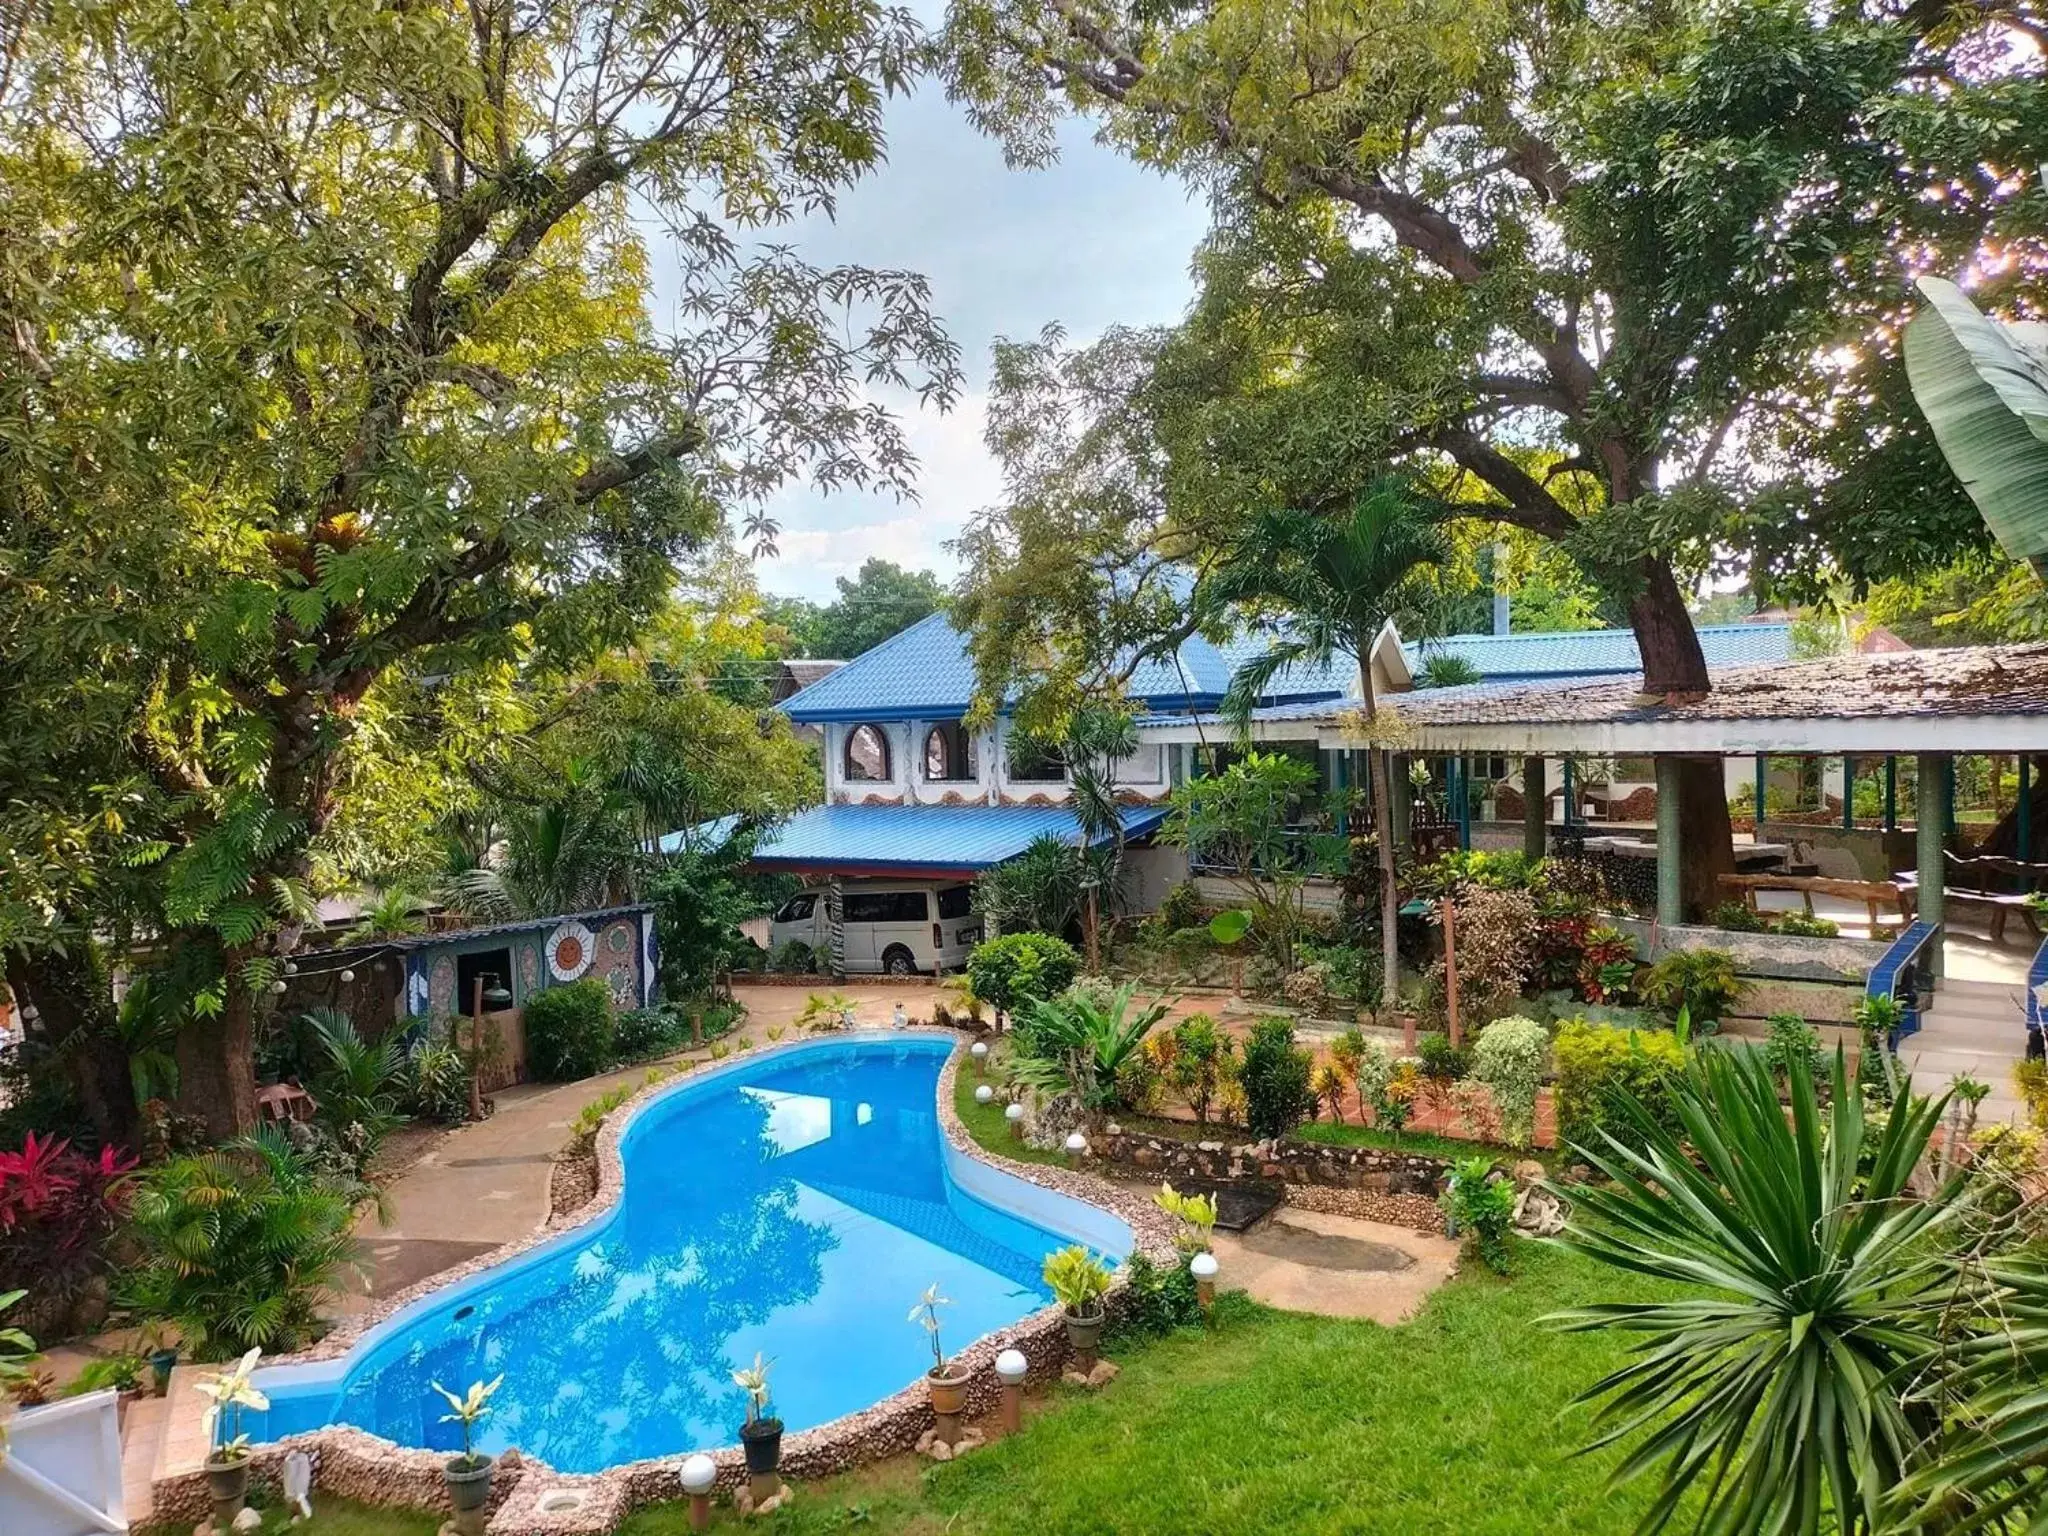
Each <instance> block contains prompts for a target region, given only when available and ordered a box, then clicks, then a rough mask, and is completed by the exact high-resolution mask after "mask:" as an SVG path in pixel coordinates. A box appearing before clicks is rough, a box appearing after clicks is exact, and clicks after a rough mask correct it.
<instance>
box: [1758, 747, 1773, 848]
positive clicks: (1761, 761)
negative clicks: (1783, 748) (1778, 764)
mask: <svg viewBox="0 0 2048 1536" xmlns="http://www.w3.org/2000/svg"><path fill="white" fill-rule="evenodd" d="M1770 766H1771V760H1770V759H1769V758H1767V757H1765V756H1764V755H1763V753H1761V752H1759V753H1757V755H1756V840H1757V841H1758V842H1762V841H1763V840H1764V780H1765V778H1766V777H1767V776H1768V775H1769V773H1770Z"/></svg>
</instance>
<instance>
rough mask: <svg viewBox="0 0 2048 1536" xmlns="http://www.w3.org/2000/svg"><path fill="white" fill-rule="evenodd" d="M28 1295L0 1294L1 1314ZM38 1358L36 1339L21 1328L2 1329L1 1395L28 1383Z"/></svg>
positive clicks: (0, 1349) (0, 1331)
mask: <svg viewBox="0 0 2048 1536" xmlns="http://www.w3.org/2000/svg"><path fill="white" fill-rule="evenodd" d="M27 1294H28V1292H27V1291H21V1290H17V1291H6V1292H0V1312H5V1311H6V1310H7V1309H8V1308H9V1307H12V1306H16V1305H19V1303H20V1301H21V1299H22V1298H23V1297H24V1296H26V1295H27ZM38 1358H39V1357H38V1356H37V1354H36V1341H35V1340H34V1339H32V1338H30V1337H29V1336H28V1335H27V1334H25V1333H23V1332H22V1331H21V1330H20V1329H19V1328H9V1327H0V1393H6V1394H10V1395H11V1394H12V1392H13V1391H14V1389H15V1388H16V1387H17V1386H18V1385H20V1384H21V1383H22V1382H25V1381H27V1380H28V1379H29V1372H30V1368H31V1367H32V1366H33V1365H34V1363H35V1361H36V1360H37V1359H38ZM0 1443H4V1442H0Z"/></svg>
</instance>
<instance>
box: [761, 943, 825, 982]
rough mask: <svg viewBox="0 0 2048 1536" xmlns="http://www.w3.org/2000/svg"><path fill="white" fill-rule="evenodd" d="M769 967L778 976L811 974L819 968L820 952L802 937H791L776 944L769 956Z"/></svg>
mask: <svg viewBox="0 0 2048 1536" xmlns="http://www.w3.org/2000/svg"><path fill="white" fill-rule="evenodd" d="M768 969H769V970H771V971H773V972H775V974H776V975H778V976H810V975H814V974H815V973H816V972H817V969H818V952H817V951H816V950H814V949H812V948H811V946H810V945H808V944H806V943H805V942H804V941H803V940H802V939H789V940H787V941H785V942H783V943H781V944H778V945H776V946H775V951H774V953H772V954H771V955H769V957H768Z"/></svg>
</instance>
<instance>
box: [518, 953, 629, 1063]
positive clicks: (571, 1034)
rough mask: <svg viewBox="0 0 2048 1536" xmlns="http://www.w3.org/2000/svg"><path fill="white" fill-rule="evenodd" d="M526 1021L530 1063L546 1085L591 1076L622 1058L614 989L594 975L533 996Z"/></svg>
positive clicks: (528, 1006)
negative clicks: (614, 1009)
mask: <svg viewBox="0 0 2048 1536" xmlns="http://www.w3.org/2000/svg"><path fill="white" fill-rule="evenodd" d="M525 1018H526V1053H527V1060H528V1062H529V1063H530V1064H531V1065H532V1067H533V1074H534V1076H535V1077H538V1078H539V1079H541V1081H543V1082H550V1083H566V1082H573V1081H575V1080H576V1079H578V1078H584V1077H593V1076H595V1075H596V1074H597V1073H599V1072H602V1071H604V1070H605V1069H606V1068H608V1067H609V1066H611V1064H612V1063H613V1062H614V1061H616V1060H617V1059H618V1039H617V1022H616V1020H615V1019H614V1017H613V1014H612V994H611V989H610V988H609V987H607V986H606V985H605V984H604V982H603V981H601V980H600V979H598V978H597V977H595V976H586V977H584V978H583V979H582V980H581V981H571V982H567V983H564V984H562V985H559V986H552V987H548V988H546V989H544V990H543V991H541V992H538V993H535V994H534V995H533V996H531V997H529V998H528V999H527V1000H526V1010H525Z"/></svg>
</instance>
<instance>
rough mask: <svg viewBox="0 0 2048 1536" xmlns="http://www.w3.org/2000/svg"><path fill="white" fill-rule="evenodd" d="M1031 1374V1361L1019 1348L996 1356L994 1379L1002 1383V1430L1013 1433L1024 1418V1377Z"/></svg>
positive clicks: (1007, 1350)
mask: <svg viewBox="0 0 2048 1536" xmlns="http://www.w3.org/2000/svg"><path fill="white" fill-rule="evenodd" d="M1030 1374H1031V1362H1030V1361H1029V1360H1026V1359H1025V1358H1024V1351H1023V1350H1021V1349H1006V1350H1004V1351H1003V1352H1002V1353H1001V1354H1000V1355H997V1356H996V1380H997V1381H1000V1382H1001V1383H1002V1384H1003V1410H1002V1413H1003V1430H1004V1432H1005V1433H1007V1434H1013V1435H1014V1434H1015V1433H1016V1432H1017V1429H1018V1426H1019V1425H1020V1424H1022V1423H1023V1419H1024V1378H1025V1377H1026V1376H1029V1375H1030Z"/></svg>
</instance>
